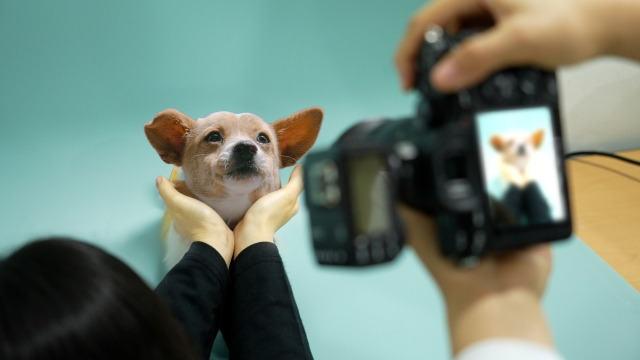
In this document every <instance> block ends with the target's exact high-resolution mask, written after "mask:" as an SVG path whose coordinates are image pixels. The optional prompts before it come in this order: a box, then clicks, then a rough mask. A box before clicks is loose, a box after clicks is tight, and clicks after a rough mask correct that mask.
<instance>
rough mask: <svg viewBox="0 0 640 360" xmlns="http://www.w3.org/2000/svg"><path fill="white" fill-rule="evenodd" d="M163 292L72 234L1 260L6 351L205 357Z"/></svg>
mask: <svg viewBox="0 0 640 360" xmlns="http://www.w3.org/2000/svg"><path fill="white" fill-rule="evenodd" d="M196 354H197V353H196V351H195V347H194V346H193V344H192V343H191V341H190V340H189V339H188V337H187V335H186V333H185V331H184V330H183V328H182V327H181V325H180V323H179V322H178V321H177V320H176V319H175V318H174V317H173V316H172V314H171V312H170V310H169V308H168V307H167V306H166V305H165V304H164V303H163V301H162V299H161V298H160V297H159V296H158V295H157V294H155V293H154V292H153V290H151V288H149V287H148V286H147V285H146V284H145V282H144V281H143V280H142V279H141V278H140V277H139V276H138V275H137V274H136V273H135V272H133V270H131V269H130V268H129V267H128V266H127V265H125V264H124V263H123V262H122V261H120V260H118V259H117V258H115V257H114V256H112V255H110V254H108V253H107V252H105V251H103V250H101V249H99V248H98V247H96V246H93V245H90V244H87V243H83V242H80V241H76V240H72V239H66V238H50V239H44V240H38V241H35V242H32V243H30V244H27V245H25V246H24V247H22V248H21V249H19V250H17V251H16V252H15V253H13V254H12V255H11V256H9V257H8V258H6V259H5V260H2V261H0V359H3V360H13V359H197V358H199V356H197V355H196Z"/></svg>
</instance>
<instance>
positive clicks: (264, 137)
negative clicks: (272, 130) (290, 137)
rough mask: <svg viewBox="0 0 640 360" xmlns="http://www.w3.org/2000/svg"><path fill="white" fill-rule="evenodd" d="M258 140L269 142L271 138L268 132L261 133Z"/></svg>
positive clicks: (264, 142)
mask: <svg viewBox="0 0 640 360" xmlns="http://www.w3.org/2000/svg"><path fill="white" fill-rule="evenodd" d="M258 142H260V143H263V144H268V143H270V142H271V140H269V137H268V136H267V135H266V134H263V133H260V135H258Z"/></svg>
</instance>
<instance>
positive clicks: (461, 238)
mask: <svg viewBox="0 0 640 360" xmlns="http://www.w3.org/2000/svg"><path fill="white" fill-rule="evenodd" d="M455 241H456V248H457V249H458V251H464V250H466V249H467V246H468V245H469V241H468V239H467V232H466V231H464V230H462V229H460V230H458V231H456V235H455Z"/></svg>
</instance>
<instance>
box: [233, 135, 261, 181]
mask: <svg viewBox="0 0 640 360" xmlns="http://www.w3.org/2000/svg"><path fill="white" fill-rule="evenodd" d="M257 153H258V147H257V146H256V145H255V144H252V143H249V142H242V143H239V144H236V145H235V146H234V147H233V153H232V155H231V161H230V169H229V170H230V171H229V172H227V175H228V176H232V177H234V178H236V179H242V178H246V177H249V176H254V175H257V174H259V173H260V169H259V168H258V166H257V164H256V162H255V155H256V154H257Z"/></svg>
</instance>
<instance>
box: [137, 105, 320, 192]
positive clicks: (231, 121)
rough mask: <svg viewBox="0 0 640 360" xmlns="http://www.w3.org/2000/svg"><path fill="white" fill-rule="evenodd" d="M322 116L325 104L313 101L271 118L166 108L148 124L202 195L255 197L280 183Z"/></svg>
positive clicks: (163, 151) (156, 143) (153, 139)
mask: <svg viewBox="0 0 640 360" xmlns="http://www.w3.org/2000/svg"><path fill="white" fill-rule="evenodd" d="M322 117H323V111H322V109H320V108H317V107H313V108H308V109H305V110H302V111H299V112H297V113H295V114H293V115H290V116H288V117H285V118H283V119H280V120H278V121H276V122H275V123H273V124H268V123H266V122H265V121H264V120H262V119H261V118H260V117H258V116H256V115H253V114H249V113H243V114H234V113H230V112H216V113H213V114H211V115H209V116H207V117H205V118H202V119H198V120H193V119H191V118H190V117H189V116H187V115H185V114H183V113H181V112H179V111H178V110H174V109H167V110H164V111H162V112H161V113H159V114H157V115H156V116H155V118H154V119H153V120H152V121H150V122H148V123H147V124H146V125H145V127H144V130H145V134H146V135H147V139H148V140H149V142H150V143H151V145H152V146H153V148H154V149H155V150H156V151H157V152H158V154H159V155H160V158H162V160H164V161H165V162H166V163H169V164H173V165H176V166H181V167H182V170H183V172H184V176H185V182H186V185H187V187H188V189H189V190H190V191H191V192H192V193H193V194H194V195H196V196H197V197H198V198H201V199H202V200H204V199H207V198H220V197H225V196H228V195H236V194H243V193H244V194H246V193H251V197H253V198H252V199H251V201H252V202H253V201H255V200H257V198H259V197H260V196H262V195H264V194H266V193H267V192H270V191H273V190H276V189H278V188H279V187H280V175H279V172H278V170H279V169H280V168H283V167H287V166H291V165H294V164H295V163H296V162H297V161H298V160H299V159H300V158H301V157H302V156H303V155H304V154H306V153H307V151H309V149H310V148H311V146H313V144H314V143H315V141H316V138H317V136H318V133H319V131H320V125H321V122H322Z"/></svg>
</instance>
